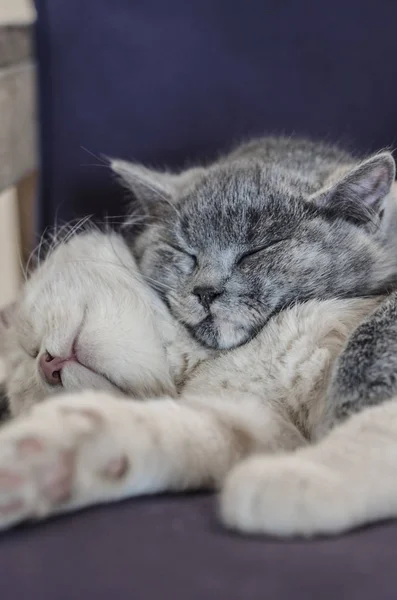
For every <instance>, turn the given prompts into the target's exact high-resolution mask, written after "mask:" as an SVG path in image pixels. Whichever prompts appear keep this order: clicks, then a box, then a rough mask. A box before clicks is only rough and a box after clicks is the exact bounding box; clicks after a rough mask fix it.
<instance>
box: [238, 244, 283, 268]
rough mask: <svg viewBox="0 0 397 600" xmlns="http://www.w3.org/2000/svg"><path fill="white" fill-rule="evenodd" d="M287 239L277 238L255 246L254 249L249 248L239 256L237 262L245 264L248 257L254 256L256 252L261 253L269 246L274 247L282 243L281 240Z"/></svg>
mask: <svg viewBox="0 0 397 600" xmlns="http://www.w3.org/2000/svg"><path fill="white" fill-rule="evenodd" d="M285 239H286V238H282V239H276V240H273V241H271V242H269V243H267V244H263V245H262V246H257V247H256V248H253V249H252V250H249V251H248V252H244V254H242V255H241V256H240V257H239V259H238V261H237V264H238V265H242V264H244V262H245V260H246V259H249V258H251V257H252V256H255V255H256V254H259V253H260V252H264V251H265V250H268V249H269V248H273V247H274V246H276V245H277V244H281V242H285Z"/></svg>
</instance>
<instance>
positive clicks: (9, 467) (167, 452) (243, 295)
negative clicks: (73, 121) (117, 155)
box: [0, 139, 397, 535]
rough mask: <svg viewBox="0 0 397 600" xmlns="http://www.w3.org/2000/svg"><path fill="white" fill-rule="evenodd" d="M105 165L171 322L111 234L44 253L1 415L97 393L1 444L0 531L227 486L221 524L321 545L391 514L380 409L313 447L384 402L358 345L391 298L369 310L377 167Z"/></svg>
mask: <svg viewBox="0 0 397 600" xmlns="http://www.w3.org/2000/svg"><path fill="white" fill-rule="evenodd" d="M113 167H114V169H115V170H116V171H117V172H118V173H119V174H121V175H122V176H123V177H124V179H125V180H127V181H128V182H129V185H130V186H131V187H132V189H133V190H134V191H135V192H136V193H138V196H139V198H140V200H141V201H144V202H145V203H146V205H147V203H149V206H150V202H151V201H152V200H156V204H153V206H152V207H151V208H150V212H151V215H152V216H153V217H154V221H153V220H151V223H152V224H151V226H149V227H146V228H144V231H143V232H142V233H141V235H140V236H139V238H138V241H137V243H136V244H135V247H134V250H135V252H136V254H137V256H138V259H139V262H140V266H141V269H142V271H143V274H144V277H145V279H146V280H147V281H148V282H149V283H150V284H151V285H152V287H153V288H154V289H155V290H157V291H160V296H161V297H162V298H163V299H164V300H165V301H166V303H167V304H168V306H169V307H170V309H171V311H172V313H173V314H174V316H175V317H177V319H174V318H172V316H171V315H170V314H169V313H168V311H167V309H166V307H165V305H164V304H163V302H162V300H161V298H160V297H159V296H158V295H157V294H156V293H154V291H152V290H151V289H150V287H148V286H147V285H146V283H145V280H144V279H143V278H142V276H141V274H140V273H139V271H138V269H137V267H136V264H135V262H134V260H133V258H132V256H131V254H130V252H129V248H128V246H127V245H126V243H125V242H124V241H123V240H122V238H120V237H118V236H117V235H115V234H107V235H105V234H100V233H91V234H86V235H80V236H77V237H76V238H72V239H71V240H69V241H68V242H67V243H64V244H61V245H60V246H59V247H58V248H57V249H56V250H55V251H54V252H53V254H51V255H50V256H49V258H48V259H47V260H46V261H45V263H44V264H43V265H42V266H41V267H40V268H39V269H38V270H37V272H36V273H35V274H34V275H33V277H32V278H31V279H30V280H29V281H28V283H27V285H26V287H25V290H24V294H23V297H22V299H21V301H20V302H19V305H18V306H17V308H16V309H14V311H12V314H10V315H6V317H5V319H4V333H3V339H4V342H5V346H6V348H5V356H6V360H7V371H8V395H9V398H10V403H11V410H12V413H13V415H18V414H20V413H24V412H25V411H26V409H27V408H29V407H31V406H32V405H34V404H36V403H37V402H40V400H42V398H43V397H45V396H47V395H49V394H51V393H53V392H55V391H62V390H63V391H67V392H70V391H73V390H80V389H83V388H87V387H89V388H91V389H97V390H105V392H101V393H100V392H98V391H97V392H95V391H90V392H85V393H81V394H77V395H75V396H70V395H66V396H64V397H63V398H60V399H52V400H50V401H47V402H44V403H42V404H40V405H38V406H37V407H34V408H33V410H32V411H31V413H29V414H28V415H27V416H23V415H21V417H20V418H19V419H17V420H16V421H15V422H14V423H11V424H10V425H8V426H6V427H5V428H4V429H3V430H2V431H1V434H0V524H1V525H2V526H4V527H6V526H8V525H11V524H13V523H15V522H18V521H20V520H23V519H25V518H28V517H30V516H42V515H45V514H49V513H52V512H57V511H62V510H71V509H73V508H77V507H79V506H82V505H87V504H92V503H96V502H102V501H110V500H116V499H118V498H121V497H125V496H134V495H137V494H141V493H153V492H156V491H161V490H169V489H173V490H181V489H186V488H192V487H210V488H219V487H223V492H222V500H221V513H222V517H223V519H224V521H225V523H226V524H227V525H229V526H232V527H235V528H237V529H240V530H242V531H267V532H272V533H276V534H280V535H285V534H293V533H303V534H312V533H316V532H336V531H340V530H343V529H345V528H347V527H350V526H352V525H355V524H357V523H360V522H365V521H368V520H371V519H376V518H380V517H382V516H387V515H393V514H395V512H396V509H397V493H396V492H397V488H396V490H395V489H394V487H393V485H392V484H391V482H390V481H389V478H388V469H389V470H392V469H393V468H394V465H393V460H392V459H393V452H394V451H395V448H394V445H396V446H397V441H396V442H394V438H393V437H392V436H393V431H397V429H395V426H396V423H395V422H394V421H395V420H396V415H395V414H394V413H395V411H396V408H395V402H394V401H392V402H388V403H385V404H384V405H383V406H380V407H377V408H374V409H368V410H365V411H364V412H363V413H362V414H360V415H358V416H355V417H353V418H351V419H350V420H348V421H347V423H346V424H343V425H341V426H338V427H336V428H335V429H334V430H333V431H331V433H330V434H329V435H327V436H325V434H326V433H327V431H328V430H329V429H332V427H333V426H334V424H335V422H336V421H337V420H341V419H343V418H345V417H346V415H348V414H351V413H352V412H355V411H356V410H358V409H359V408H362V406H363V405H364V406H365V404H366V402H367V400H369V401H370V402H372V403H376V402H377V401H383V400H386V399H388V398H391V397H393V396H394V394H395V393H396V392H397V390H395V386H394V387H393V385H394V382H393V379H392V378H391V379H390V381H389V382H387V381H384V382H381V381H379V372H381V373H383V372H385V373H386V371H387V370H386V371H383V370H382V364H383V362H384V359H385V352H382V351H381V352H380V356H377V354H376V352H373V350H374V348H372V358H371V352H369V355H370V356H369V358H368V351H369V350H371V338H370V337H369V334H368V331H367V333H366V328H367V330H368V329H369V330H370V329H371V327H373V326H374V324H377V325H379V324H381V325H382V324H383V325H382V326H383V329H385V323H387V321H388V319H389V317H390V314H389V313H390V310H388V308H386V309H385V306H386V307H388V306H389V304H388V303H391V305H393V301H395V299H394V296H392V297H391V298H390V299H389V300H387V301H386V305H382V304H380V303H381V300H382V299H381V298H379V297H378V298H377V297H375V296H376V294H379V293H381V292H384V291H386V290H387V289H388V287H389V286H390V285H391V284H393V283H394V282H395V277H396V253H395V249H396V248H395V244H396V241H395V236H393V235H392V233H393V228H394V227H395V225H396V209H395V205H394V203H393V202H392V200H391V198H390V194H389V192H390V186H391V183H392V181H393V177H394V162H393V160H392V158H391V156H390V154H388V153H383V154H379V155H377V156H375V157H372V158H370V159H367V160H365V161H362V162H360V163H358V164H355V162H354V161H353V159H352V158H351V157H349V156H347V155H345V154H343V153H341V152H339V151H337V150H335V149H332V148H326V147H323V146H318V145H314V146H313V145H312V144H310V143H309V142H299V141H297V142H291V141H286V140H271V139H270V140H262V141H260V142H256V143H252V144H249V145H247V146H243V147H242V148H240V149H239V150H237V151H236V152H235V153H234V154H232V155H231V156H230V157H228V158H227V159H222V160H220V161H219V163H218V164H216V165H214V166H213V167H210V168H208V169H207V170H203V169H200V168H199V169H194V170H190V171H188V172H187V173H183V174H182V175H179V176H170V175H167V174H153V173H152V172H150V171H147V170H145V169H144V168H142V167H138V166H131V165H129V164H125V163H122V162H121V163H120V162H119V161H116V162H114V163H113ZM357 295H366V296H371V295H372V296H373V297H372V298H369V297H368V298H366V299H365V298H362V299H354V298H350V299H349V297H352V296H357ZM336 296H340V297H344V299H341V298H339V299H335V297H336ZM298 302H299V304H298ZM379 304H380V306H379V308H378V309H376V307H377V306H378V305H379ZM374 309H376V310H375V313H374V314H373V315H372V316H370V317H369V321H368V322H365V323H364V324H362V325H359V324H360V323H361V322H362V320H363V318H364V317H365V316H367V315H368V314H370V313H371V312H372V311H373V310H374ZM391 312H392V311H391ZM178 321H179V322H178ZM185 326H187V329H186V328H185ZM357 326H358V328H357V329H356V331H355V332H354V334H353V335H352V336H351V334H352V332H353V331H354V330H355V328H356V327H357ZM188 331H190V332H191V333H192V334H193V336H194V337H190V335H189V333H188ZM349 338H350V339H349ZM362 339H364V340H366V341H365V347H364V350H365V351H366V352H367V359H368V360H367V363H368V364H369V368H367V369H366V370H365V371H364V372H361V373H357V374H356V375H357V377H356V380H357V381H355V382H354V378H352V377H350V379H349V373H348V374H347V375H346V369H345V366H346V364H348V362H349V360H350V361H353V363H354V358H355V357H356V358H357V348H356V349H355V344H356V345H357V344H358V347H359V348H360V347H361V346H362V344H361V346H360V340H362ZM347 340H349V343H348V346H347V348H346V350H345V351H344V352H343V347H344V345H345V343H346V341H347ZM243 343H245V345H244V346H242V347H241V348H237V349H235V350H233V351H230V352H228V353H224V352H222V349H225V348H231V347H232V346H238V345H242V344H243ZM376 349H377V348H375V350H376ZM388 349H389V347H387V348H386V355H387V352H388ZM361 350H362V348H361ZM338 357H339V359H338ZM338 361H340V364H338ZM392 363H393V361H392V360H390V361H389V366H391V367H392V366H393V364H392ZM335 364H336V365H337V366H336V370H335V373H334V375H333V376H332V371H333V367H334V365H335ZM367 366H368V365H367ZM371 367H373V369H372V370H371ZM394 372H395V371H393V369H392V368H391V369H390V373H391V374H392V373H394ZM371 377H372V379H371ZM374 377H375V381H374V380H373V378H374ZM376 378H378V381H376ZM352 380H353V385H352ZM330 382H331V385H330V388H329V389H330V391H329V393H328V394H327V389H328V387H329V384H330ZM373 384H376V385H378V388H377V389H378V390H380V389H381V388H382V384H383V389H382V393H381V394H380V395H379V396H377V393H376V392H375V393H374V394H373V397H372V398H369V397H368V394H367V393H366V392H367V391H368V390H369V389H370V388H371V386H372V387H373V389H374V390H375V389H376V385H375V386H373ZM389 384H390V385H389ZM349 385H350V387H352V388H353V392H354V393H351V390H350V388H349ZM360 386H361V387H360ZM371 389H372V388H371ZM357 390H361V391H360V392H359V393H358V396H357V394H356V392H357ZM165 394H167V396H164V395H165ZM354 394H356V396H357V397H356V396H355V395H354ZM150 397H155V398H159V397H160V398H162V401H161V402H159V401H158V400H154V399H153V400H151V399H150ZM132 398H134V399H136V400H138V399H145V400H146V401H145V403H139V402H137V401H134V400H132ZM126 399H128V400H129V401H126ZM368 423H369V424H370V425H371V423H373V424H374V425H373V427H372V425H371V426H370V427H368ZM367 429H368V430H367ZM389 431H390V432H391V433H388V432H389ZM384 434H386V435H384ZM324 436H325V437H324ZM316 439H319V440H320V441H319V442H318V443H317V444H311V445H308V444H309V442H313V441H314V440H316ZM374 445H375V446H376V447H377V448H381V447H382V446H385V449H382V452H380V451H379V452H374V449H373V448H371V446H374ZM384 451H386V453H387V452H389V454H388V455H387V456H385V455H384V454H383V452H384ZM280 452H281V453H282V454H281V455H280ZM286 452H287V454H285V453H286ZM265 453H266V454H269V455H270V454H274V453H278V454H279V455H278V456H267V457H265V456H263V454H265ZM253 454H262V456H258V457H256V458H251V459H249V460H248V462H246V461H244V459H245V458H246V457H249V456H251V455H253ZM240 463H241V464H240ZM236 465H237V466H236ZM386 475H387V477H386V479H385V480H383V478H384V477H385V476H386Z"/></svg>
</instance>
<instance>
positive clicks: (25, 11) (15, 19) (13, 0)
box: [0, 0, 34, 24]
mask: <svg viewBox="0 0 397 600" xmlns="http://www.w3.org/2000/svg"><path fill="white" fill-rule="evenodd" d="M33 19H34V9H33V5H32V3H31V2H30V1H29V0H0V23H1V24H4V23H13V24H15V23H26V22H30V21H32V20H33Z"/></svg>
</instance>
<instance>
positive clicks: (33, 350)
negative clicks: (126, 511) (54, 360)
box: [21, 344, 40, 358]
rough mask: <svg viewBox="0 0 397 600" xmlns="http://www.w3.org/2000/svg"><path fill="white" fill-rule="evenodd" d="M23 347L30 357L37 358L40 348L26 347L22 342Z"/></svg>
mask: <svg viewBox="0 0 397 600" xmlns="http://www.w3.org/2000/svg"><path fill="white" fill-rule="evenodd" d="M21 348H22V350H23V351H24V352H26V354H28V355H29V356H30V358H37V357H38V355H39V352H40V350H39V349H38V348H29V349H28V348H26V347H25V346H23V345H22V344H21Z"/></svg>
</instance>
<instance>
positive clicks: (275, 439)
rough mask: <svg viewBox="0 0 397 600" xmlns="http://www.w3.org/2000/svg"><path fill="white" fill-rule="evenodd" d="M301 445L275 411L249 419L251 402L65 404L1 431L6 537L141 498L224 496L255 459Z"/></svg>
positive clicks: (48, 405)
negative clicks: (32, 522) (231, 475)
mask: <svg viewBox="0 0 397 600" xmlns="http://www.w3.org/2000/svg"><path fill="white" fill-rule="evenodd" d="M213 404H214V405H215V406H213ZM251 413H252V414H251ZM266 429H268V431H269V436H268V438H269V441H268V442H267V443H264V444H262V443H261V442H260V441H259V437H260V436H261V435H262V433H264V430H266ZM270 438H272V439H270ZM301 443H302V441H301V439H300V436H299V434H297V433H295V432H294V431H293V430H292V429H291V428H290V427H289V426H288V425H285V426H284V424H283V422H282V421H281V420H279V419H277V417H274V419H273V416H272V413H271V412H269V413H267V412H266V411H264V412H263V414H262V416H261V414H258V408H257V406H256V407H255V410H254V407H253V406H252V407H251V411H250V401H249V400H248V401H247V402H243V403H242V404H241V405H238V404H237V403H236V404H235V405H233V403H231V406H229V407H226V409H224V408H223V407H222V403H221V402H218V400H217V399H214V400H213V402H212V403H211V402H210V400H209V399H208V398H207V399H206V400H204V399H201V400H200V399H199V398H196V399H190V400H186V404H185V403H180V402H176V401H174V400H171V399H159V400H148V401H146V402H136V401H133V400H121V399H116V398H114V397H112V396H111V395H109V394H107V393H98V392H85V393H82V394H76V395H65V396H62V397H57V398H54V399H52V400H49V401H46V402H43V403H42V404H39V405H37V406H35V407H34V408H33V409H32V411H31V412H30V413H29V414H27V415H26V416H24V417H19V418H18V419H16V420H15V421H12V422H10V423H9V424H7V425H5V426H4V427H3V428H2V429H1V430H0V528H4V527H8V526H11V525H12V524H14V523H17V522H19V521H21V520H25V519H27V518H31V517H32V518H39V517H43V516H46V515H48V514H52V513H57V512H63V511H67V510H73V509H75V508H78V507H82V506H87V505H92V504H96V503H100V502H110V501H115V500H118V499H120V498H125V497H131V496H137V495H140V494H148V493H155V492H158V491H162V490H183V489H187V488H199V487H209V488H215V487H219V485H220V483H221V482H222V481H223V480H224V477H225V475H226V473H227V472H228V471H229V469H230V468H231V466H233V465H234V464H235V463H236V462H238V461H239V460H241V459H242V458H244V457H246V456H247V455H248V454H249V453H251V452H253V451H256V450H257V449H262V450H264V449H266V448H268V449H269V450H272V449H273V450H276V449H277V448H280V447H286V448H296V447H297V446H298V445H300V444H301Z"/></svg>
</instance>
